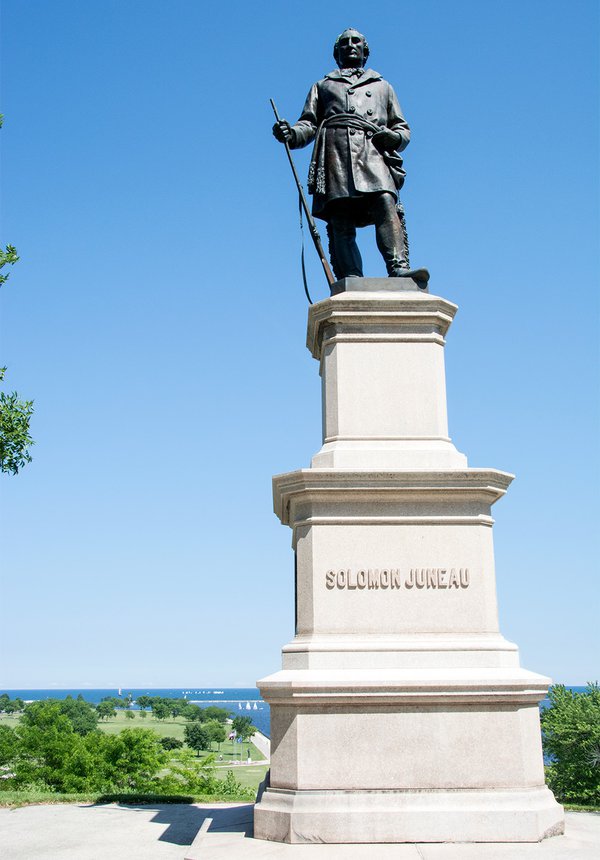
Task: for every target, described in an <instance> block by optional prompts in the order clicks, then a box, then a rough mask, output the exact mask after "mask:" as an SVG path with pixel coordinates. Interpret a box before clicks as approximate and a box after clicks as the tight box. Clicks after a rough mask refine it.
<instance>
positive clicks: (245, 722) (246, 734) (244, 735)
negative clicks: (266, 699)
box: [231, 717, 256, 741]
mask: <svg viewBox="0 0 600 860" xmlns="http://www.w3.org/2000/svg"><path fill="white" fill-rule="evenodd" d="M231 726H232V728H233V729H234V730H235V732H236V734H237V736H238V738H241V739H242V740H243V741H248V740H250V738H251V737H253V736H254V735H255V734H256V727H255V726H254V725H253V724H252V718H251V717H236V718H235V719H234V720H233V722H232V724H231Z"/></svg>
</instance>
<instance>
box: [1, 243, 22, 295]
mask: <svg viewBox="0 0 600 860" xmlns="http://www.w3.org/2000/svg"><path fill="white" fill-rule="evenodd" d="M18 259H19V255H18V254H17V249H16V248H15V246H14V245H7V246H6V248H1V247H0V269H3V268H4V266H14V264H15V263H16V262H17V260H18ZM8 277H9V274H7V273H2V274H0V287H1V286H2V284H5V283H6V282H7V281H8Z"/></svg>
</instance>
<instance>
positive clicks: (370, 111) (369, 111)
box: [367, 108, 373, 116]
mask: <svg viewBox="0 0 600 860" xmlns="http://www.w3.org/2000/svg"><path fill="white" fill-rule="evenodd" d="M367 113H368V114H369V116H370V115H371V114H372V113H373V111H372V110H371V108H369V109H368V111H367Z"/></svg>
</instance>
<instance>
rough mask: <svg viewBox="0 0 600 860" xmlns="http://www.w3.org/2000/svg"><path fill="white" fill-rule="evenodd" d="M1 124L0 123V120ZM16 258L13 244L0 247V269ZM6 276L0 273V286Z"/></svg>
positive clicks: (12, 262) (6, 278) (9, 264)
mask: <svg viewBox="0 0 600 860" xmlns="http://www.w3.org/2000/svg"><path fill="white" fill-rule="evenodd" d="M1 126H2V123H1V122H0V127H1ZM18 259H19V255H18V254H17V249H16V248H15V247H14V245H7V246H6V248H1V247H0V269H3V268H4V267H5V266H14V264H15V263H16V262H17V260H18ZM8 277H9V275H8V273H6V272H2V273H1V274H0V287H1V286H2V285H3V284H5V283H6V282H7V281H8Z"/></svg>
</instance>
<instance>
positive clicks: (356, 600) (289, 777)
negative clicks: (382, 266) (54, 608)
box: [255, 279, 563, 843]
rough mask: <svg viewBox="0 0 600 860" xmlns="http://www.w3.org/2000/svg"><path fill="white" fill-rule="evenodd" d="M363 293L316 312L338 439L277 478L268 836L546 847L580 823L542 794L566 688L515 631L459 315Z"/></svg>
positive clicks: (412, 296) (328, 418)
mask: <svg viewBox="0 0 600 860" xmlns="http://www.w3.org/2000/svg"><path fill="white" fill-rule="evenodd" d="M390 283H391V284H393V281H392V282H388V284H390ZM361 287H362V288H363V291H361V292H358V291H350V292H343V293H340V294H339V295H336V296H333V297H332V298H330V299H327V300H325V301H322V302H319V303H318V304H315V305H313V306H312V307H311V308H310V312H309V320H308V348H309V349H310V351H311V353H312V355H313V356H314V357H315V358H316V359H317V360H318V361H319V362H320V370H321V377H322V385H323V437H324V440H323V446H322V448H321V449H320V451H318V452H317V453H316V454H315V456H314V457H313V460H312V463H311V466H310V468H308V469H301V470H299V471H296V472H291V473H288V474H284V475H278V476H276V477H275V478H274V479H273V487H274V498H275V511H276V513H277V515H278V516H279V518H280V519H281V522H282V523H284V524H286V525H289V526H290V527H291V529H292V532H293V547H294V550H295V552H296V619H297V623H296V635H295V637H294V639H293V640H292V641H291V642H290V643H289V644H288V645H286V646H285V647H284V648H283V668H282V670H281V671H280V672H277V673H275V674H274V675H270V676H269V677H268V678H264V679H263V680H261V681H259V682H258V686H259V689H260V691H261V694H262V696H263V698H264V699H265V700H266V701H267V702H269V704H270V706H271V750H272V754H271V771H270V781H269V783H268V785H267V786H266V788H265V789H264V791H262V792H261V794H260V796H259V801H258V803H257V806H256V808H255V836H256V837H258V838H261V839H271V840H275V841H280V842H332V843H333V842H445V841H456V842H461V841H474V842H488V841H489V842H502V841H507V842H509V841H538V840H540V839H542V838H544V837H545V836H548V835H551V834H554V833H559V832H562V829H563V812H562V808H561V807H560V806H559V805H558V804H557V803H556V801H555V800H554V797H553V796H552V794H551V793H550V791H549V790H548V789H547V788H546V787H545V784H544V771H543V761H542V750H541V740H540V726H539V715H538V703H539V701H540V700H541V699H542V698H543V697H544V696H545V694H546V691H547V688H548V684H549V679H548V678H544V677H542V676H540V675H536V674H534V673H532V672H528V671H526V670H524V669H522V668H520V666H519V659H518V651H517V647H516V646H515V645H513V644H512V643H510V642H507V641H506V640H505V639H504V638H503V637H502V636H501V634H500V631H499V628H498V614H497V606H496V585H495V572H494V552H493V544H492V525H493V519H492V517H491V506H492V505H493V504H494V502H496V501H497V500H498V499H499V498H501V497H502V496H503V495H504V493H505V492H506V490H507V488H508V486H509V484H510V482H511V480H512V476H511V475H509V474H506V473H505V472H499V471H496V470H494V469H473V468H469V467H468V465H467V460H466V457H465V456H464V455H463V454H461V453H459V452H458V451H457V450H456V448H455V447H454V445H453V444H452V442H451V440H450V438H449V436H448V426H447V415H446V390H445V373H444V343H445V340H444V338H445V335H446V332H447V330H448V328H449V326H450V324H451V322H452V319H453V317H454V314H455V312H456V306H455V305H453V304H451V303H450V302H448V301H446V300H445V299H443V298H440V297H438V296H432V295H428V294H424V293H420V292H417V291H415V292H412V291H402V292H394V291H390V290H389V289H381V287H378V288H377V290H376V291H374V292H368V287H369V284H368V280H367V279H363V283H362V284H361ZM365 287H366V289H367V291H365Z"/></svg>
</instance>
